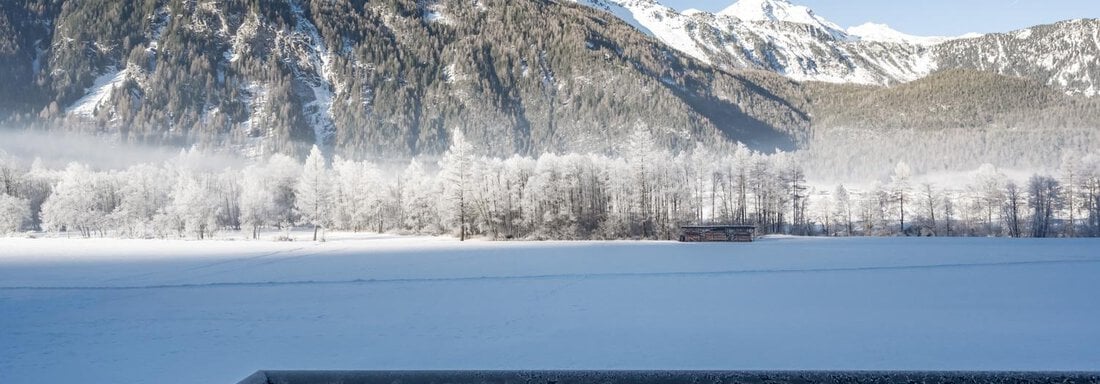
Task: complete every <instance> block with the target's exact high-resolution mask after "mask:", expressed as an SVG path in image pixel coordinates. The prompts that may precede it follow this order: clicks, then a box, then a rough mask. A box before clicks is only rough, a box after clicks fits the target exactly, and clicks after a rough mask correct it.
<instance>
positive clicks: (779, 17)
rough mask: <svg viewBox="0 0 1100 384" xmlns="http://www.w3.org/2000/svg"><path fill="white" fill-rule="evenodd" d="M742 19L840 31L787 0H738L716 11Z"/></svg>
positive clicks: (834, 25) (808, 9) (810, 11)
mask: <svg viewBox="0 0 1100 384" xmlns="http://www.w3.org/2000/svg"><path fill="white" fill-rule="evenodd" d="M717 14H718V15H722V16H729V17H735V18H738V19H741V20H744V21H767V22H780V21H781V22H788V23H799V24H809V25H813V26H818V27H821V28H823V29H826V30H831V31H837V32H842V30H841V28H840V27H839V26H837V25H836V24H833V23H832V22H830V21H828V20H826V19H825V18H822V17H821V16H818V15H816V14H815V13H814V11H813V10H812V9H810V8H809V7H806V6H802V5H795V4H792V3H791V2H789V1H787V0H738V1H737V2H736V3H733V5H730V6H729V7H726V9H723V10H721V11H719V12H718V13H717Z"/></svg>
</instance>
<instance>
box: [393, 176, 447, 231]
mask: <svg viewBox="0 0 1100 384" xmlns="http://www.w3.org/2000/svg"><path fill="white" fill-rule="evenodd" d="M401 179H402V181H403V183H402V189H403V191H402V193H401V195H402V196H403V197H404V199H403V201H402V203H403V205H404V206H403V207H402V211H403V212H404V213H405V219H404V220H403V221H404V223H403V224H404V227H405V228H407V229H410V230H412V231H414V232H421V231H424V230H428V231H429V233H434V232H435V228H436V227H437V223H438V214H437V213H436V209H435V208H436V196H438V193H437V192H436V190H435V185H434V183H433V182H432V179H431V178H430V177H428V175H427V174H426V173H425V172H424V167H423V166H421V165H420V161H419V160H417V159H412V160H411V161H409V165H408V166H407V167H405V170H404V171H403V172H401Z"/></svg>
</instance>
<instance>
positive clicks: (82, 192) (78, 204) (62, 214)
mask: <svg viewBox="0 0 1100 384" xmlns="http://www.w3.org/2000/svg"><path fill="white" fill-rule="evenodd" d="M96 189H97V182H96V175H95V174H94V173H93V172H92V171H91V170H90V169H88V167H86V166H84V165H82V164H78V163H72V164H69V166H68V167H66V168H65V171H64V172H63V173H62V174H61V179H60V181H58V183H57V185H56V186H55V187H54V188H53V194H51V195H50V197H49V198H48V199H47V200H46V202H45V203H44V204H43V206H42V223H43V227H45V229H47V230H51V231H66V232H69V231H77V232H79V233H80V235H81V236H83V237H91V236H92V233H93V232H95V231H98V230H101V228H102V224H103V223H104V222H105V220H106V217H107V215H108V214H109V213H110V212H109V211H104V210H103V209H102V207H103V205H102V204H99V201H97V197H98V196H99V195H100V194H99V193H97V191H96Z"/></svg>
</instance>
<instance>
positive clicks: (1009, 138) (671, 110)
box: [0, 0, 1100, 170]
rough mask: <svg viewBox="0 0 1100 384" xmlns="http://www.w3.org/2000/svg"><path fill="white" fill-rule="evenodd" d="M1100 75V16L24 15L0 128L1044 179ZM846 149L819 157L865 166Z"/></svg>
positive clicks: (797, 9)
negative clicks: (715, 153)
mask: <svg viewBox="0 0 1100 384" xmlns="http://www.w3.org/2000/svg"><path fill="white" fill-rule="evenodd" d="M1098 58H1100V21H1098V20H1094V19H1081V20H1070V21H1065V22H1061V23H1056V24H1052V25H1043V26H1035V27H1033V28H1028V29H1024V30H1019V31H1012V32H1007V33H1003V34H990V35H984V36H964V37H955V38H951V37H916V36H909V35H905V34H903V33H900V32H897V31H893V30H891V29H889V28H888V27H886V26H883V25H875V24H868V25H864V26H859V27H856V28H848V29H842V28H841V27H839V26H837V25H835V24H833V23H831V22H829V21H828V20H827V19H825V18H823V17H821V16H819V15H816V14H814V13H813V12H812V10H809V9H808V8H805V7H801V6H798V5H795V4H791V3H789V2H787V1H783V0H741V1H740V2H738V3H735V4H733V5H731V6H730V7H729V8H727V9H726V10H723V11H721V12H718V13H715V14H711V13H706V12H699V11H685V12H683V13H681V12H677V11H674V10H672V9H671V8H667V7H664V6H663V5H661V4H660V3H657V2H655V1H652V0H579V1H578V2H574V1H566V0H562V1H537V0H513V1H503V0H476V1H471V0H441V1H424V0H420V1H413V0H381V1H365V0H352V1H339V2H333V1H322V0H312V1H311V0H247V1H245V0H234V1H217V2H215V1H184V0H136V1H127V2H117V1H109V0H85V1H59V0H12V1H5V2H3V3H0V119H3V121H5V122H6V123H5V125H7V126H9V127H20V128H21V127H31V128H32V129H37V130H46V131H55V132H58V131H60V132H82V133H91V134H95V135H99V136H103V137H105V138H107V139H109V140H112V141H116V142H126V143H140V144H156V145H160V144H171V145H177V146H199V147H203V148H212V149H217V150H222V151H228V152H241V153H244V154H246V155H248V156H260V155H263V154H268V153H276V152H281V153H289V154H294V155H299V156H301V155H302V154H303V153H304V152H305V150H306V149H307V148H308V147H309V146H311V145H313V144H314V143H319V144H322V145H323V146H325V147H327V148H330V149H331V151H332V152H333V153H337V154H341V155H344V156H348V157H352V158H382V157H388V156H408V155H426V154H427V155H430V154H438V153H440V152H441V151H442V150H443V149H444V148H446V146H447V145H448V143H449V140H450V137H451V133H452V132H453V131H454V130H456V129H461V130H463V131H464V132H465V133H466V136H467V138H468V139H469V140H471V141H472V142H474V143H476V144H477V145H478V148H479V149H480V150H481V151H483V152H484V153H486V154H494V155H509V154H513V153H519V154H538V153H541V152H544V151H554V152H564V151H582V152H590V151H595V152H608V151H612V152H613V151H616V150H618V149H619V148H620V146H621V143H623V142H624V138H626V136H628V135H629V134H630V133H631V132H633V131H634V128H635V127H636V126H644V127H647V128H648V129H650V130H651V131H652V132H653V133H654V135H655V137H657V138H658V140H659V141H660V142H661V143H662V144H664V145H666V146H667V147H669V148H673V149H684V148H690V147H693V146H695V145H697V144H699V143H702V144H705V145H706V144H722V143H731V142H736V141H740V142H743V143H746V144H747V145H749V146H750V147H751V148H754V149H757V150H763V151H773V150H775V149H777V148H779V149H785V150H791V149H796V148H803V149H807V148H808V149H813V148H826V147H828V148H830V149H832V151H834V152H835V151H842V149H836V148H835V147H836V146H837V145H838V144H839V145H843V146H844V147H845V148H846V150H847V152H848V153H853V152H855V153H860V152H865V151H867V150H870V149H875V148H885V147H899V148H900V151H902V152H901V153H897V152H895V153H892V154H891V155H892V157H906V156H908V157H916V156H918V155H919V156H927V157H936V158H939V159H940V160H935V161H932V160H929V161H928V163H929V164H928V165H927V166H926V168H929V169H932V168H937V167H940V168H942V167H944V166H945V165H949V164H952V163H958V162H960V161H959V159H962V158H958V157H952V158H943V156H940V154H929V153H927V152H921V153H918V152H912V153H907V148H921V147H931V148H956V147H955V146H952V145H945V144H944V141H945V140H946V141H952V140H956V139H955V138H956V137H957V138H958V139H957V141H955V142H956V143H971V144H966V148H964V149H965V150H966V151H968V152H970V153H971V154H973V153H974V152H980V153H977V154H973V155H967V156H968V157H967V158H973V159H974V160H973V161H976V162H1005V163H1007V164H1006V165H1007V166H1021V167H1029V166H1042V165H1044V164H1049V163H1050V162H1052V161H1056V160H1054V159H1056V158H1057V157H1058V156H1060V152H1061V151H1062V150H1065V149H1067V148H1068V149H1075V150H1089V149H1094V148H1096V144H1097V142H1096V141H1095V138H1094V136H1095V134H1094V133H1093V132H1094V131H1095V130H1096V128H1097V127H1100V124H1098V123H1100V112H1098V111H1100V105H1098V102H1097V98H1095V97H1094V96H1095V95H1096V94H1097V91H1098V90H1097V86H1096V83H1095V82H1096V81H1097V80H1100V60H1098ZM899 135H901V136H899ZM975 135H984V136H990V137H998V138H1003V140H1001V141H999V142H998V143H996V146H997V147H996V148H993V147H994V145H993V144H990V143H988V142H985V141H984V140H977V141H973V140H971V139H974V137H977V136H975ZM1034 135H1043V136H1044V137H1047V136H1051V135H1053V139H1051V140H1050V143H1051V144H1050V145H1049V148H1048V147H1046V146H1042V145H1040V146H1039V147H1038V148H1036V146H1035V145H1036V143H1035V140H1034V139H1028V138H1029V137H1033V136H1034ZM984 136H983V137H984ZM899 137H904V140H908V141H909V142H908V143H898V142H897V141H896V140H901V139H902V138H899ZM868 138H877V139H875V140H871V139H868ZM877 140H888V141H889V143H890V144H892V145H891V146H884V145H882V144H883V143H881V142H878V141H877ZM924 141H927V142H924ZM922 143H923V144H922ZM936 143H939V145H937V144H936ZM908 144H913V145H911V146H910V145H908ZM970 146H975V148H970ZM945 150H946V149H945ZM1028 150H1031V151H1039V150H1043V151H1047V152H1049V153H1044V154H1042V155H1036V156H1033V157H1034V159H1031V160H1026V159H1023V158H1022V157H1021V156H1019V155H1018V152H1020V151H1028ZM826 152H828V151H821V150H818V151H817V152H813V151H810V152H809V154H808V155H807V158H809V159H813V161H814V162H815V163H816V164H817V166H818V167H820V168H823V169H829V168H836V167H845V166H849V165H845V164H847V161H840V160H836V158H835V157H828V156H825V155H824V153H826ZM944 155H948V154H944ZM955 155H957V154H955ZM963 160H965V159H963ZM915 163H917V167H918V170H919V169H920V168H921V167H922V165H921V163H920V161H915ZM811 168H812V167H811Z"/></svg>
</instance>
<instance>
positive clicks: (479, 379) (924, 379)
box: [239, 371, 1100, 384]
mask: <svg viewBox="0 0 1100 384" xmlns="http://www.w3.org/2000/svg"><path fill="white" fill-rule="evenodd" d="M618 383H624V384H625V383H638V384H734V383H745V384H810V383H827V384H845V383H853V384H971V383H973V384H989V383H993V384H1009V383H1012V384H1016V383H1027V384H1046V383H1050V384H1054V383H1059V384H1100V372H904V371H884V372H875V371H847V372H845V371H774V372H770V371H259V372H256V373H255V374H253V375H252V376H249V377H248V378H246V379H244V380H243V381H241V382H240V383H239V384H618Z"/></svg>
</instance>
